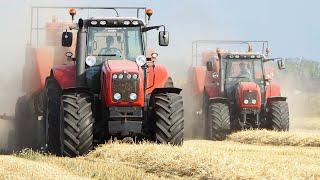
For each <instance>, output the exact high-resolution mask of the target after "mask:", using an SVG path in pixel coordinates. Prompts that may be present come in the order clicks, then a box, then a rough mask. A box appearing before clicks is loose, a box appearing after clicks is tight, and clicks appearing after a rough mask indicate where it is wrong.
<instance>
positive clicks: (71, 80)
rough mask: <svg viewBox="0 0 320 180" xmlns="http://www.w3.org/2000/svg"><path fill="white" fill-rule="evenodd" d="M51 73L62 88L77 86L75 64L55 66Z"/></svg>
mask: <svg viewBox="0 0 320 180" xmlns="http://www.w3.org/2000/svg"><path fill="white" fill-rule="evenodd" d="M51 75H52V76H53V77H54V78H55V79H56V80H57V82H58V83H59V85H60V87H61V89H62V90H64V89H71V88H75V87H76V66H75V65H59V66H54V67H53V68H52V70H51Z"/></svg>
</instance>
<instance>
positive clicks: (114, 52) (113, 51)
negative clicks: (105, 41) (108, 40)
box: [98, 47, 122, 61]
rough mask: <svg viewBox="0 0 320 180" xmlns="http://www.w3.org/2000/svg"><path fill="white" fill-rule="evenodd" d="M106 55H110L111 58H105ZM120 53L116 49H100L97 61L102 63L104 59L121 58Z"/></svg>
mask: <svg viewBox="0 0 320 180" xmlns="http://www.w3.org/2000/svg"><path fill="white" fill-rule="evenodd" d="M107 55H111V56H107ZM121 55H122V53H121V50H120V49H118V48H114V47H112V48H102V49H101V50H100V52H99V57H98V59H99V61H102V60H103V59H105V58H106V57H121Z"/></svg>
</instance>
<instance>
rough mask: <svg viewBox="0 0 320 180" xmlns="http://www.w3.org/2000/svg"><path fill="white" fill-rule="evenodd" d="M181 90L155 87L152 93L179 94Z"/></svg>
mask: <svg viewBox="0 0 320 180" xmlns="http://www.w3.org/2000/svg"><path fill="white" fill-rule="evenodd" d="M181 91H182V89H180V88H173V87H170V88H155V89H154V90H153V91H152V94H158V93H175V94H180V92H181Z"/></svg>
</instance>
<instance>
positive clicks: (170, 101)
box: [153, 93, 184, 145]
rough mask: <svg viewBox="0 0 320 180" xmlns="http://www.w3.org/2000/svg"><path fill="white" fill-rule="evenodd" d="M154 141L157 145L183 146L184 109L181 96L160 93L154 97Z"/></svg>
mask: <svg viewBox="0 0 320 180" xmlns="http://www.w3.org/2000/svg"><path fill="white" fill-rule="evenodd" d="M153 114H154V121H155V139H156V141H157V142H159V143H170V144H173V145H181V144H183V133H184V109H183V100H182V96H181V95H179V94H175V93H160V94H156V95H155V96H154V104H153Z"/></svg>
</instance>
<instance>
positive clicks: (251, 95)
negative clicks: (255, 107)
mask: <svg viewBox="0 0 320 180" xmlns="http://www.w3.org/2000/svg"><path fill="white" fill-rule="evenodd" d="M244 99H246V100H248V101H249V103H248V104H255V103H252V100H255V101H256V102H257V101H258V99H257V93H256V92H249V91H247V92H245V93H244Z"/></svg>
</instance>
